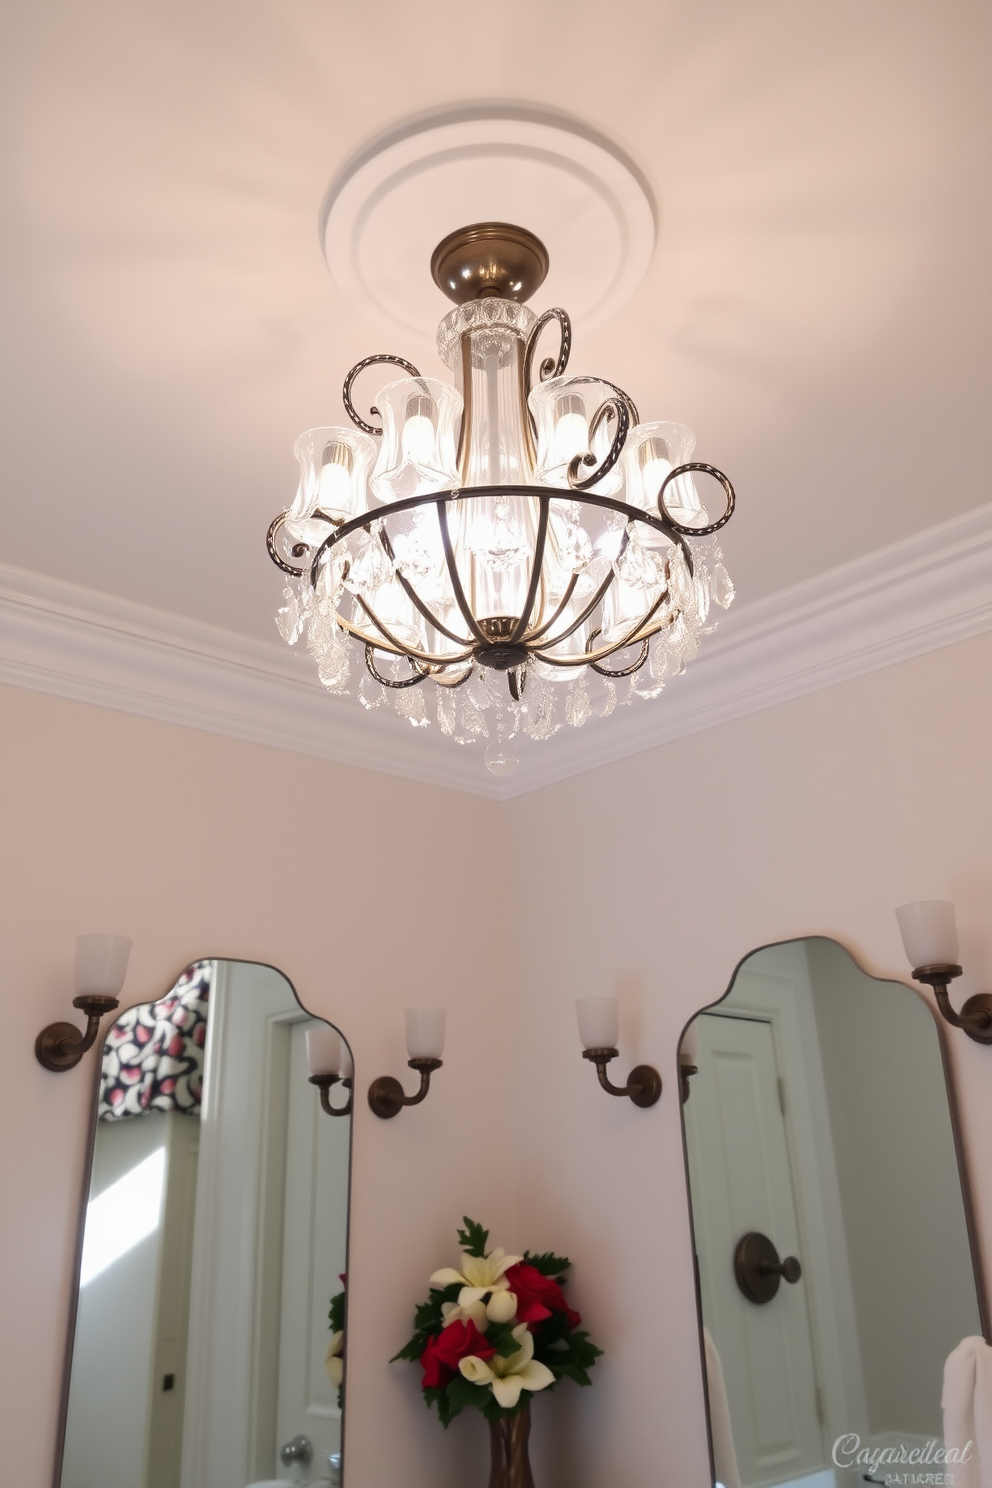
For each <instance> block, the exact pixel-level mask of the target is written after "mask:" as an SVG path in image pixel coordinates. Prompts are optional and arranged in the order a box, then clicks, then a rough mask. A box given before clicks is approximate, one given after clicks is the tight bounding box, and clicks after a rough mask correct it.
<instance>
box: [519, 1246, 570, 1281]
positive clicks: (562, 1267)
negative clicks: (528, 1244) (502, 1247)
mask: <svg viewBox="0 0 992 1488" xmlns="http://www.w3.org/2000/svg"><path fill="white" fill-rule="evenodd" d="M524 1260H525V1261H526V1262H527V1265H528V1266H533V1267H534V1270H535V1271H540V1273H541V1275H542V1276H561V1274H562V1272H564V1271H567V1270H568V1268H569V1266H571V1264H572V1263H571V1261H570V1260H569V1259H568V1257H567V1256H560V1255H555V1253H554V1251H553V1250H545V1251H542V1252H541V1254H539V1255H531V1253H530V1251H529V1250H527V1251H524Z"/></svg>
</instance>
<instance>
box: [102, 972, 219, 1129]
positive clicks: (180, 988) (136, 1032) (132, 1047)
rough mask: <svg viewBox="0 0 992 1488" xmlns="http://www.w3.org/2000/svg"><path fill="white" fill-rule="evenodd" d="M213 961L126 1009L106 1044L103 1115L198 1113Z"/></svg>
mask: <svg viewBox="0 0 992 1488" xmlns="http://www.w3.org/2000/svg"><path fill="white" fill-rule="evenodd" d="M212 970H213V962H212V961H199V962H197V963H196V964H195V965H194V966H191V967H189V968H188V969H187V970H186V971H184V972H183V974H182V976H181V977H180V978H179V980H178V982H177V983H176V985H175V986H174V987H173V989H172V991H171V992H168V993H166V995H165V997H161V998H159V1000H158V1002H146V1003H143V1004H142V1005H141V1006H140V1007H133V1008H128V1010H127V1012H126V1013H121V1015H120V1017H119V1018H118V1019H117V1021H116V1023H115V1024H114V1025H113V1027H112V1028H111V1030H110V1032H109V1033H108V1035H107V1041H106V1043H105V1044H104V1048H103V1073H102V1078H101V1081H100V1106H99V1119H100V1120H101V1121H121V1120H124V1119H125V1118H126V1117H128V1116H141V1115H142V1114H143V1113H144V1112H145V1111H185V1112H187V1113H189V1114H191V1115H197V1114H199V1110H200V1099H201V1097H202V1094H203V1050H204V1045H205V1043H206V1038H207V1003H208V1000H209V997H210V977H211V973H212Z"/></svg>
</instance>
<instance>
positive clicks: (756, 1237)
mask: <svg viewBox="0 0 992 1488" xmlns="http://www.w3.org/2000/svg"><path fill="white" fill-rule="evenodd" d="M802 1274H803V1268H802V1266H800V1264H799V1262H798V1261H797V1260H796V1257H795V1256H786V1258H785V1260H784V1261H782V1260H779V1254H778V1251H777V1250H776V1249H775V1247H774V1245H773V1244H772V1242H771V1241H770V1240H769V1238H768V1236H767V1235H762V1234H761V1233H760V1232H759V1231H758V1230H749V1231H748V1233H747V1234H746V1235H744V1236H743V1237H742V1238H741V1239H740V1240H738V1242H737V1248H736V1250H735V1251H734V1277H735V1279H736V1281H737V1285H738V1287H739V1288H740V1290H741V1291H742V1292H743V1293H744V1296H745V1297H746V1298H747V1300H748V1301H749V1302H757V1303H758V1304H759V1306H760V1305H762V1304H763V1303H765V1302H770V1301H771V1300H772V1298H773V1297H774V1296H775V1295H776V1294H777V1292H778V1289H779V1285H780V1283H781V1282H782V1281H787V1282H788V1283H789V1285H790V1286H795V1284H796V1282H797V1281H798V1280H799V1278H800V1277H801V1276H802Z"/></svg>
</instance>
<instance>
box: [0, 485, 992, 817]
mask: <svg viewBox="0 0 992 1488" xmlns="http://www.w3.org/2000/svg"><path fill="white" fill-rule="evenodd" d="M987 630H992V505H988V506H983V507H979V508H977V509H975V510H973V511H971V512H968V513H966V514H965V515H964V516H961V517H956V518H953V519H952V520H951V521H949V522H944V523H942V524H941V525H940V526H938V527H932V528H929V529H927V530H926V531H925V532H921V533H917V534H916V535H914V536H913V537H910V538H906V539H904V540H902V541H900V542H898V543H893V544H892V545H891V546H889V547H886V548H881V549H878V550H877V551H876V552H874V553H869V554H867V555H866V556H865V557H863V558H859V559H856V560H855V561H853V562H851V563H847V564H844V565H843V566H842V567H839V568H835V569H831V570H829V571H828V572H826V573H823V574H819V575H817V577H816V578H813V579H810V580H808V581H806V582H805V583H802V584H797V585H795V586H794V587H793V588H791V589H786V590H783V591H781V592H780V593H778V594H775V595H772V596H771V597H770V598H768V599H765V600H761V601H759V602H756V603H754V604H750V605H746V606H742V607H741V608H740V609H737V608H736V607H735V608H734V609H732V610H731V611H730V613H729V614H728V615H727V616H726V617H724V618H723V619H722V620H721V623H720V628H719V629H718V630H717V631H716V632H715V634H714V635H712V636H710V637H708V638H707V640H706V643H705V645H704V646H703V648H702V649H701V651H700V654H699V656H698V657H697V658H696V660H695V661H694V662H693V664H692V666H691V668H690V669H689V671H688V672H687V673H686V675H685V676H684V677H679V678H676V679H675V680H674V681H673V682H671V683H669V685H668V687H667V688H666V690H665V692H664V693H663V694H662V696H661V697H660V698H658V699H656V700H654V701H652V702H635V703H634V704H633V705H632V706H631V707H630V708H629V709H628V708H623V709H619V710H618V711H617V712H616V713H614V714H613V716H612V718H610V719H609V720H606V721H600V720H594V721H590V722H589V723H587V724H586V725H585V727H584V728H582V729H574V730H573V729H570V728H569V727H568V726H567V725H566V726H565V727H564V728H562V729H561V731H560V732H559V733H558V734H556V735H555V737H554V738H553V739H552V740H549V741H548V742H547V743H544V744H533V743H532V742H531V741H530V740H524V741H523V742H522V745H521V748H520V764H519V767H518V769H517V772H516V773H515V774H514V775H512V776H510V777H508V778H505V779H503V780H495V779H494V778H493V777H492V776H490V775H489V774H488V772H487V771H486V769H485V766H484V765H483V762H482V752H481V750H479V749H475V748H459V747H458V746H456V745H454V744H452V743H451V741H450V740H448V739H445V738H443V737H442V736H441V735H440V734H439V732H438V731H437V730H436V729H433V728H432V729H424V730H413V729H411V728H410V726H409V725H408V724H406V723H404V722H402V721H401V720H400V719H399V718H397V717H396V715H395V714H393V713H391V712H389V713H387V712H386V711H385V710H383V711H381V712H376V713H366V712H365V711H364V710H363V709H362V708H360V707H359V706H358V705H357V703H356V702H355V701H354V699H351V698H348V699H343V698H342V699H338V698H331V697H328V695H327V693H326V692H325V691H324V689H323V688H322V687H321V686H320V684H319V682H318V681H317V680H316V677H315V676H314V673H313V668H312V665H311V663H310V660H309V658H308V657H307V656H306V655H305V654H304V655H302V656H301V655H299V654H297V653H296V652H294V651H291V650H290V649H289V648H288V647H283V646H278V645H267V644H266V643H265V642H263V641H256V640H252V639H250V638H248V637H245V636H239V635H235V634H233V633H232V632H229V631H224V630H221V629H219V628H217V627H213V626H208V625H201V624H198V623H195V622H193V621H190V620H185V619H183V618H182V617H181V616H178V615H172V614H168V613H166V612H164V611H160V610H153V609H151V608H149V607H148V606H144V605H139V604H133V603H131V602H129V601H126V600H121V599H117V598H115V597H113V596H111V595H108V594H102V593H98V592H96V591H94V590H88V589H83V588H81V587H79V586H78V585H75V584H68V583H65V582H63V581H61V580H57V579H52V578H48V577H46V576H44V575H41V574H34V573H29V572H27V571H25V570H23V569H16V568H11V567H8V566H6V565H0V682H6V683H8V684H10V685H11V686H14V687H24V688H29V689H31V690H34V691H38V692H46V693H50V694H53V695H55V696H57V697H64V698H71V699H74V700H75V701H77V702H84V703H92V704H96V705H97V706H99V707H104V708H112V709H115V710H117V711H118V712H123V713H133V714H137V715H139V716H141V717H145V718H154V719H158V720H161V721H163V722H167V723H176V724H181V725H183V726H184V727H187V728H195V729H201V730H205V731H206V732H208V733H216V734H223V735H227V736H228V737H231V738H235V739H242V740H245V741H247V742H249V743H252V744H263V745H267V746H269V747H271V748H275V749H281V750H288V751H290V752H292V753H297V754H306V755H313V756H316V757H318V758H321V759H328V760H333V761H335V762H336V763H339V764H344V765H353V766H356V767H357V768H360V769H365V770H376V771H380V772H382V773H385V774H389V775H395V776H401V777H404V778H406V779H411V780H417V781H421V782H423V783H425V784H428V785H436V786H443V787H445V788H447V789H449V790H460V791H466V792H469V793H471V794H473V795H480V796H488V797H490V798H491V799H494V800H501V799H503V800H505V799H509V798H511V797H513V796H517V795H521V794H523V793H524V792H526V791H531V790H538V789H540V788H541V787H543V786H545V785H551V784H553V783H554V782H556V781H559V780H565V779H567V778H568V777H570V776H572V775H578V774H581V773H584V772H585V771H587V770H594V769H597V768H598V767H599V766H601V765H605V764H610V763H612V762H614V761H616V760H620V759H623V758H625V757H626V756H628V755H631V754H636V753H639V752H640V751H642V750H645V749H651V748H654V747H655V746H657V745H659V744H665V743H668V742H670V741H671V740H673V739H678V738H683V737H685V736H686V735H687V734H692V733H696V732H698V731H699V730H701V729H707V728H712V727H714V726H715V725H717V724H721V723H727V722H729V721H730V720H731V719H734V718H740V717H743V716H744V715H746V714H748V713H755V712H758V711H760V710H761V709H763V708H770V707H774V706H775V705H776V704H778V703H783V702H787V701H789V700H790V699H791V698H797V697H802V696H803V695H804V694H806V693H809V692H814V691H817V690H818V689H820V688H823V687H831V686H833V685H834V684H835V683H838V682H843V681H846V680H847V679H848V678H851V677H858V676H862V675H864V674H865V673H866V672H872V671H876V670H878V669H879V668H881V667H886V666H891V665H893V664H894V663H896V662H900V661H907V660H909V659H910V658H911V657H914V656H920V655H922V654H924V653H925V652H927V651H934V650H937V649H938V648H940V647H942V646H949V645H952V644H953V643H954V642H956V641H961V640H967V639H968V638H970V637H971V636H975V635H980V634H981V633H982V632H984V631H987Z"/></svg>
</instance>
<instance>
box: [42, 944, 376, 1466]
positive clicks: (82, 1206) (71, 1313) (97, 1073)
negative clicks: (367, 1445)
mask: <svg viewBox="0 0 992 1488" xmlns="http://www.w3.org/2000/svg"><path fill="white" fill-rule="evenodd" d="M201 961H228V962H233V963H234V964H236V965H242V966H264V967H267V968H268V970H269V971H274V972H275V973H276V975H277V976H281V977H282V979H283V981H284V982H285V983H286V985H287V987H289V989H290V991H291V992H292V994H293V996H294V997H295V998H296V1001H297V1003H298V1004H299V1007H300V1010H301V1011H302V1012H304V1013H306V1015H307V1017H308V1018H319V1019H320V1021H321V1022H322V1023H330V1020H329V1019H328V1018H324V1017H322V1016H321V1015H320V1014H319V1013H314V1012H311V1010H310V1009H309V1008H308V1007H306V1006H305V1005H304V1002H303V999H302V998H301V997H300V994H299V992H298V991H297V990H296V987H295V985H294V984H293V982H292V981H291V980H290V978H289V977H288V976H287V975H286V973H285V972H284V971H282V970H280V968H279V967H278V966H273V964H272V963H271V961H253V960H251V959H249V957H247V956H193V957H191V958H190V960H189V961H187V962H186V963H185V965H183V966H182V967H181V968H180V970H179V971H178V972H177V973H176V975H175V976H174V977H173V979H172V981H171V982H170V983H169V986H168V987H167V988H166V989H165V991H164V992H160V993H158V995H157V996H156V997H143V998H141V999H140V1001H138V1002H130V1003H128V1005H127V1007H118V1008H116V1009H115V1010H114V1013H113V1015H112V1016H111V1017H110V1018H109V1021H108V1022H107V1024H106V1026H105V1027H103V1028H102V1029H101V1032H100V1036H99V1037H98V1039H97V1042H96V1044H95V1045H94V1049H95V1050H96V1058H95V1060H94V1068H93V1072H92V1075H91V1078H90V1097H89V1102H88V1105H87V1112H88V1123H89V1124H88V1126H87V1130H86V1146H85V1149H84V1151H83V1171H82V1181H81V1184H80V1190H79V1207H78V1211H77V1216H76V1240H75V1245H74V1247H73V1253H72V1272H71V1277H70V1283H69V1297H68V1304H67V1305H68V1316H67V1319H66V1332H65V1350H64V1354H63V1359H62V1382H61V1386H60V1389H59V1404H58V1417H57V1420H56V1427H55V1447H54V1460H53V1463H52V1488H62V1469H63V1466H64V1458H65V1436H66V1427H67V1424H68V1420H69V1388H70V1385H71V1382H72V1353H73V1349H74V1347H75V1343H76V1319H77V1318H78V1316H79V1273H80V1269H81V1266H82V1260H83V1241H84V1238H85V1234H86V1210H87V1206H88V1204H89V1198H90V1182H91V1180H92V1176H93V1155H94V1151H95V1148H96V1129H97V1112H98V1109H99V1103H100V1083H101V1079H102V1075H103V1046H104V1044H105V1043H106V1040H107V1034H108V1033H109V1031H110V1029H111V1028H112V1027H113V1026H114V1023H115V1022H116V1021H117V1019H118V1018H119V1017H120V1016H121V1014H122V1013H126V1012H129V1011H130V1009H131V1008H136V1007H145V1006H147V1004H148V1003H151V1002H157V1001H158V1000H159V998H161V997H166V996H168V994H169V992H170V991H171V990H172V988H173V987H174V986H175V985H176V983H177V982H178V981H179V978H180V977H181V976H182V975H183V972H185V971H188V970H189V968H190V967H191V966H196V965H197V964H198V963H199V962H201ZM330 1026H331V1027H332V1028H336V1029H337V1031H338V1033H340V1034H341V1037H342V1039H343V1040H344V1042H345V1043H346V1044H347V1046H348V1049H349V1051H350V1052H351V1055H352V1061H354V1050H353V1049H352V1048H351V1044H350V1043H349V1042H348V1039H347V1037H346V1035H345V1034H344V1033H341V1030H340V1028H338V1027H337V1024H336V1023H331V1024H330ZM352 1078H353V1080H354V1088H355V1089H357V1088H358V1084H357V1080H355V1077H354V1076H353V1077H352ZM354 1156H355V1121H354V1105H353V1107H352V1115H351V1121H350V1124H349V1128H348V1205H347V1213H346V1216H345V1252H344V1254H345V1275H346V1276H347V1275H349V1274H350V1265H351V1188H352V1163H353V1162H354ZM344 1331H345V1339H346V1340H347V1337H348V1289H347V1287H346V1288H345V1298H344ZM345 1416H346V1412H345V1410H344V1409H342V1411H341V1475H342V1482H343V1480H344V1463H345V1435H346V1428H345Z"/></svg>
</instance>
